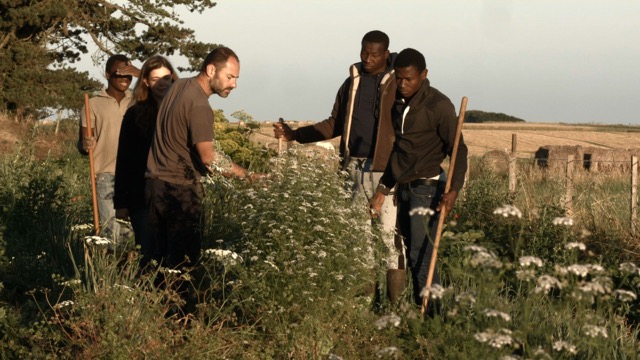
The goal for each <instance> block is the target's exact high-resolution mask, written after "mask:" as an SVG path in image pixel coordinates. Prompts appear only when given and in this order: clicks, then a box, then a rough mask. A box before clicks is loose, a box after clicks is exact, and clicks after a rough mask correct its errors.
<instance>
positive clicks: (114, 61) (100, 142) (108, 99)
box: [80, 54, 140, 244]
mask: <svg viewBox="0 0 640 360" xmlns="http://www.w3.org/2000/svg"><path fill="white" fill-rule="evenodd" d="M139 73H140V70H139V69H138V68H137V67H135V66H133V65H131V61H129V58H127V57H126V56H125V55H121V54H117V55H112V56H111V57H109V59H108V60H107V64H106V66H105V78H106V79H107V88H106V89H104V90H103V91H101V92H100V93H98V94H96V95H95V96H94V97H92V98H91V99H90V100H89V109H88V110H89V111H87V109H86V105H85V107H83V108H82V111H81V112H80V119H81V122H82V127H81V133H82V148H83V150H85V151H87V152H88V151H89V150H91V152H92V156H93V162H94V164H95V179H96V187H97V205H98V213H99V217H100V225H101V227H102V234H104V236H105V237H107V238H109V239H111V240H113V241H114V243H116V244H117V243H119V242H121V240H122V238H123V237H124V236H125V235H124V233H125V231H124V230H122V229H121V227H120V224H118V222H117V221H116V218H115V214H116V211H115V209H114V207H113V189H114V181H115V171H116V155H117V153H118V139H119V136H120V126H121V125H122V118H123V116H124V113H125V112H126V111H127V109H128V108H129V107H130V106H131V105H132V104H133V95H132V93H131V91H130V90H129V85H131V80H132V78H133V76H135V77H138V75H139ZM87 114H88V116H89V117H90V119H89V123H90V124H91V126H92V129H91V130H90V129H89V128H88V127H87Z"/></svg>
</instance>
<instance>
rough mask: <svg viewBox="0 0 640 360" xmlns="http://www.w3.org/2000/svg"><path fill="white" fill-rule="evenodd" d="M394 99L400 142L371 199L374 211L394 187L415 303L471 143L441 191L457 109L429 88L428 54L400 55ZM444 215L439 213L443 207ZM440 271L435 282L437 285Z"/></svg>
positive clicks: (461, 179) (462, 149)
mask: <svg viewBox="0 0 640 360" xmlns="http://www.w3.org/2000/svg"><path fill="white" fill-rule="evenodd" d="M394 68H395V72H396V85H397V92H396V102H395V104H394V106H393V109H392V114H393V115H392V116H393V126H394V130H395V135H396V140H395V143H394V147H393V151H392V153H391V156H390V157H389V162H388V163H387V166H386V168H385V171H384V174H383V176H382V177H381V179H380V182H379V183H378V187H377V189H376V194H375V195H374V196H373V198H372V199H371V209H372V212H373V213H374V214H375V213H376V211H378V210H379V209H380V208H381V206H382V205H383V203H384V201H385V195H386V194H388V193H389V191H390V190H391V189H393V188H394V187H397V188H396V191H397V193H396V196H397V202H398V205H397V206H398V228H399V230H400V234H401V235H402V236H403V238H404V243H405V246H406V253H407V258H408V264H409V267H410V269H411V275H412V279H413V295H414V301H415V302H416V304H422V296H421V295H420V294H421V292H422V290H423V288H424V287H425V285H426V280H427V275H428V272H429V264H430V262H431V254H432V252H433V241H434V240H435V236H436V231H437V223H438V216H445V217H446V216H447V215H448V213H449V212H450V211H451V209H452V208H453V205H454V203H455V201H456V198H457V197H458V192H459V191H460V189H461V188H462V185H463V183H464V176H465V173H466V171H467V146H466V145H465V143H464V140H463V139H462V137H461V138H460V143H459V146H458V152H457V157H456V168H455V169H454V173H453V174H449V176H452V183H451V190H450V191H449V192H448V193H446V194H443V191H444V187H445V186H444V185H445V180H444V176H442V175H441V174H442V173H443V170H442V167H441V164H442V162H443V161H444V159H445V158H446V157H447V156H451V155H452V153H453V145H454V141H455V135H456V130H457V117H456V111H455V107H454V106H453V104H452V103H451V101H450V100H449V98H448V97H446V96H445V95H444V94H442V93H441V92H440V91H438V90H437V89H435V88H433V87H431V85H430V83H429V80H428V79H427V67H426V62H425V59H424V56H423V55H422V54H421V53H420V52H418V51H417V50H414V49H405V50H403V51H401V52H400V53H399V54H398V56H397V57H396V61H395V64H394ZM443 205H444V207H445V213H444V214H440V213H439V211H440V210H441V209H442V206H443ZM438 283H439V278H438V274H437V272H435V273H434V277H433V282H432V284H438Z"/></svg>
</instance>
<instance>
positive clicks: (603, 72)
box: [85, 0, 640, 125]
mask: <svg viewBox="0 0 640 360" xmlns="http://www.w3.org/2000/svg"><path fill="white" fill-rule="evenodd" d="M177 10H178V11H180V9H177ZM183 13H185V15H184V16H183V19H184V20H185V25H186V26H188V27H190V28H192V29H194V30H195V36H196V38H197V40H200V41H204V42H211V43H217V44H222V45H225V46H228V47H230V48H232V49H233V50H234V51H235V52H236V53H237V54H238V57H239V58H240V78H239V79H238V87H237V89H235V90H233V91H232V92H231V94H230V95H229V97H228V98H226V99H222V98H219V97H217V96H215V95H213V96H211V98H210V103H211V105H212V107H214V108H217V109H222V110H223V111H224V113H225V115H226V116H227V118H230V120H233V118H231V117H230V115H231V114H232V113H233V112H234V111H237V110H244V111H245V112H246V113H248V114H249V115H251V116H253V118H254V119H255V120H258V121H269V120H271V121H273V120H276V119H277V118H278V117H283V118H284V119H285V120H301V121H321V120H324V119H326V118H327V117H328V116H329V115H330V113H331V109H332V107H333V103H334V100H335V96H336V93H337V91H338V88H339V87H340V85H341V84H342V82H343V81H344V80H345V79H346V78H347V76H348V69H349V66H350V65H351V64H353V63H355V62H358V61H360V59H359V54H360V41H361V40H362V36H363V35H364V34H365V33H367V32H368V31H370V30H381V31H384V32H385V33H387V34H388V35H389V38H390V40H391V42H390V46H389V48H390V50H391V51H392V52H399V51H401V50H402V49H405V48H408V47H411V48H414V49H416V50H418V51H420V52H422V53H423V54H424V55H425V58H426V60H427V68H428V70H429V72H428V78H429V79H430V81H431V85H432V86H433V87H435V88H437V89H438V90H440V91H442V92H443V93H444V94H445V95H447V96H448V97H449V98H450V99H451V101H452V102H453V104H454V105H455V106H456V109H459V107H460V102H461V99H462V97H463V96H466V97H467V98H468V105H467V110H482V111H490V112H500V113H505V114H508V115H512V116H516V117H519V118H521V119H524V120H526V121H527V122H563V123H583V124H584V123H602V124H635V125H640V111H639V110H638V109H637V106H636V105H637V104H639V103H640V40H639V39H640V1H636V0H616V1H611V0H608V1H595V0H527V1H524V0H521V1H517V0H514V1H509V0H486V1H482V0H457V1H447V0H438V1H431V0H394V1H392V0H367V1H365V0H353V1H346V0H304V1H301V0H297V1H294V0H270V1H265V0H218V1H217V6H215V7H214V8H212V9H209V10H207V11H205V12H204V13H202V14H190V13H188V12H187V11H183ZM171 60H172V61H173V62H174V65H177V64H181V61H183V60H181V59H178V58H175V59H174V58H171ZM87 62H90V61H89V60H87ZM182 64H183V65H184V64H186V62H183V63H182ZM137 65H139V66H140V65H141V64H137ZM85 70H86V69H85ZM101 72H102V68H101V67H97V66H95V67H94V68H92V69H90V73H91V75H93V76H94V77H96V78H100V74H101ZM193 75H195V74H194V73H181V74H180V76H181V77H189V76H193Z"/></svg>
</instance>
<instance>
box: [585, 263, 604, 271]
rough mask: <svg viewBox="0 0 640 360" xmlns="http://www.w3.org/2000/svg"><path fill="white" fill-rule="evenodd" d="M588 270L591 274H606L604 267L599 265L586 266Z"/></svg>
mask: <svg viewBox="0 0 640 360" xmlns="http://www.w3.org/2000/svg"><path fill="white" fill-rule="evenodd" d="M585 266H586V267H587V269H589V272H590V273H602V272H604V267H602V266H601V265H598V264H586V265H585Z"/></svg>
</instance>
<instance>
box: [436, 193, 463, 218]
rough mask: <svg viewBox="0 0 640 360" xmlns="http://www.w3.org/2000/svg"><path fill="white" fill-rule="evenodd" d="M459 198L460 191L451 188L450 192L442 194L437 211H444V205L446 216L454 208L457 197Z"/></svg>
mask: <svg viewBox="0 0 640 360" xmlns="http://www.w3.org/2000/svg"><path fill="white" fill-rule="evenodd" d="M457 198H458V192H457V191H455V190H451V191H449V192H448V193H446V194H444V195H442V199H440V203H439V204H438V207H437V208H436V211H442V207H444V210H445V211H444V214H441V215H444V217H445V218H446V217H447V216H449V213H450V212H451V210H452V209H453V205H454V204H455V203H456V199H457Z"/></svg>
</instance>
